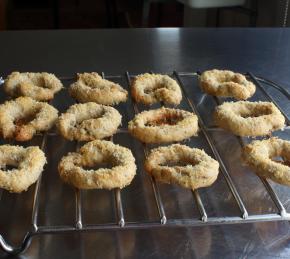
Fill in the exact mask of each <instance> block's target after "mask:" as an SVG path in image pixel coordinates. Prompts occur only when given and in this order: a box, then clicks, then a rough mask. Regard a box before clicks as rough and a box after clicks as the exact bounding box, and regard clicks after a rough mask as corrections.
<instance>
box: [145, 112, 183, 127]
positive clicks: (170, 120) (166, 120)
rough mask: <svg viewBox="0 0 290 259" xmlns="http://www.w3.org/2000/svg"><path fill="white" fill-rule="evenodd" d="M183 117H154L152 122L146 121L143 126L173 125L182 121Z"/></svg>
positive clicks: (164, 115)
mask: <svg viewBox="0 0 290 259" xmlns="http://www.w3.org/2000/svg"><path fill="white" fill-rule="evenodd" d="M182 120H183V117H182V116H180V115H176V114H163V115H161V116H159V117H157V116H156V117H155V118H154V119H152V120H148V121H147V122H146V123H145V126H161V125H175V124H177V123H178V122H180V121H182Z"/></svg>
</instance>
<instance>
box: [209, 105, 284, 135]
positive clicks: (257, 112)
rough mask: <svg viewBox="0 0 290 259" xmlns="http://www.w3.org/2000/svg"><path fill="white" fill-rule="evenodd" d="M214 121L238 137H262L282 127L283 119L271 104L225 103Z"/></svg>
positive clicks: (219, 108)
mask: <svg viewBox="0 0 290 259" xmlns="http://www.w3.org/2000/svg"><path fill="white" fill-rule="evenodd" d="M214 119H215V122H216V123H217V125H218V126H219V127H221V128H224V129H226V130H229V131H231V132H233V133H234V134H235V135H238V136H252V137H255V136H264V135H268V134H270V133H271V132H273V131H275V130H278V129H281V128H283V127H284V123H285V118H284V116H283V115H282V114H281V112H280V111H279V110H278V108H277V107H276V106H275V105H274V104H273V103H271V102H247V101H239V102H225V103H223V104H222V105H220V106H218V107H217V108H216V110H215V113H214Z"/></svg>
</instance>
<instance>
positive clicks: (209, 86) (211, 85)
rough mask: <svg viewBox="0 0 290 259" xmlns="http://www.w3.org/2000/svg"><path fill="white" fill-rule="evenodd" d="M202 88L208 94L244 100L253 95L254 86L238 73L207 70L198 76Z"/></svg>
mask: <svg viewBox="0 0 290 259" xmlns="http://www.w3.org/2000/svg"><path fill="white" fill-rule="evenodd" d="M199 84H200V86H201V88H202V90H203V91H204V92H206V93H208V94H210V95H214V96H223V97H234V98H236V99H238V100H246V99H248V98H250V97H251V96H253V94H254V93H255V91H256V86H255V85H254V84H253V83H252V82H251V81H249V80H247V78H246V77H245V76H244V75H242V74H239V73H234V72H232V71H229V70H217V69H213V70H208V71H205V72H203V73H202V74H201V76H200V77H199Z"/></svg>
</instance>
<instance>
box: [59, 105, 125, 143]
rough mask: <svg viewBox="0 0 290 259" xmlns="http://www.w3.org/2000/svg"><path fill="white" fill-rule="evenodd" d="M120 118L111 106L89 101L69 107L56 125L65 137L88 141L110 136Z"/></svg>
mask: <svg viewBox="0 0 290 259" xmlns="http://www.w3.org/2000/svg"><path fill="white" fill-rule="evenodd" d="M121 120H122V116H121V115H120V113H119V112H118V111H117V110H116V109H114V108H113V107H110V106H105V105H101V104H97V103H93V102H89V103H83V104H75V105H72V106H71V107H69V109H68V110H67V111H66V112H65V113H63V114H61V116H60V117H59V119H58V122H57V127H58V129H59V131H60V133H61V135H63V136H64V137H65V138H66V139H69V140H79V141H90V140H94V139H103V138H106V137H109V136H112V135H113V134H114V133H116V131H117V129H118V127H119V125H120V124H121Z"/></svg>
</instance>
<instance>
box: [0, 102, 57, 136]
mask: <svg viewBox="0 0 290 259" xmlns="http://www.w3.org/2000/svg"><path fill="white" fill-rule="evenodd" d="M57 117H58V111H57V109H55V108H54V107H53V106H51V105H49V104H47V103H45V102H38V101H35V100H33V99H32V98H30V97H18V98H16V99H15V100H10V101H6V102H5V103H4V104H1V105H0V133H1V135H2V136H3V138H14V139H15V140H17V141H27V140H30V139H31V138H32V137H33V136H34V135H35V134H36V133H37V132H41V131H47V130H49V129H50V128H51V127H52V126H53V125H54V123H55V121H56V120H57Z"/></svg>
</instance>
